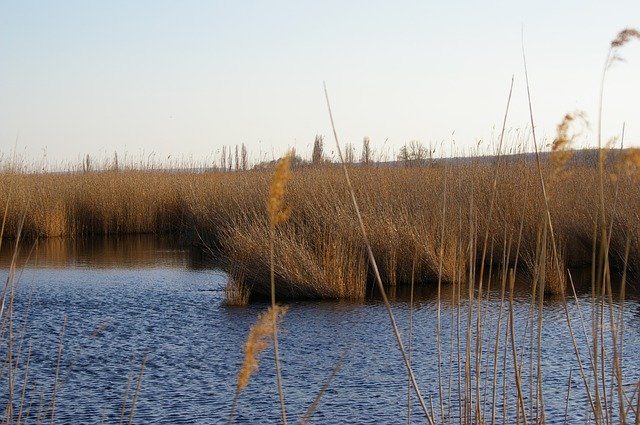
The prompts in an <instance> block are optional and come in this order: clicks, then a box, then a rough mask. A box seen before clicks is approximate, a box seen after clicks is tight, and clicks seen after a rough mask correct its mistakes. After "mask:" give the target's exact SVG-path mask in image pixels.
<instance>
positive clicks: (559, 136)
mask: <svg viewBox="0 0 640 425" xmlns="http://www.w3.org/2000/svg"><path fill="white" fill-rule="evenodd" d="M588 124H589V123H588V121H587V119H586V116H585V114H584V112H582V111H577V112H569V113H567V114H566V115H565V116H564V117H563V119H562V121H561V122H560V124H558V127H557V133H556V138H555V139H554V140H553V144H552V145H551V159H552V161H553V163H554V165H555V166H556V167H564V166H565V165H566V163H567V162H568V161H569V160H570V159H571V156H572V152H571V151H570V149H571V148H572V145H573V142H574V141H575V139H576V137H578V136H579V135H580V134H581V132H582V127H587V126H588Z"/></svg>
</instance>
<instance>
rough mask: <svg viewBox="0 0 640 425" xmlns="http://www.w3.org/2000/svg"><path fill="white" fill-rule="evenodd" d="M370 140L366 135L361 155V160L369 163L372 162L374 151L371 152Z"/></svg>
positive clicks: (366, 163)
mask: <svg viewBox="0 0 640 425" xmlns="http://www.w3.org/2000/svg"><path fill="white" fill-rule="evenodd" d="M370 143H371V142H370V140H369V138H368V137H365V138H364V139H363V140H362V156H361V157H360V162H361V163H363V164H365V165H369V164H370V163H371V156H372V155H373V153H372V152H371V146H370Z"/></svg>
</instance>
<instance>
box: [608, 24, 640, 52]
mask: <svg viewBox="0 0 640 425" xmlns="http://www.w3.org/2000/svg"><path fill="white" fill-rule="evenodd" d="M634 39H637V40H640V31H638V30H637V29H635V28H625V29H623V30H622V31H620V32H619V33H618V35H617V37H616V38H614V39H613V40H612V41H611V49H619V48H621V47H622V46H624V45H625V44H627V43H628V42H630V41H631V40H634Z"/></svg>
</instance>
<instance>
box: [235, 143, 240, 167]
mask: <svg viewBox="0 0 640 425" xmlns="http://www.w3.org/2000/svg"><path fill="white" fill-rule="evenodd" d="M239 169H240V149H239V147H238V145H236V171H238V170H239Z"/></svg>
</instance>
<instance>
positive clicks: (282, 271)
mask: <svg viewBox="0 0 640 425" xmlns="http://www.w3.org/2000/svg"><path fill="white" fill-rule="evenodd" d="M567 137H570V136H567ZM637 158H638V154H637V152H636V151H635V150H633V149H630V150H624V151H617V150H611V151H610V152H609V153H608V157H607V160H606V163H607V164H606V172H607V176H609V177H610V178H607V179H605V182H604V197H605V199H604V201H605V202H604V204H605V205H606V207H607V211H606V217H607V219H608V220H609V226H610V228H611V236H610V238H611V241H610V257H611V258H610V260H611V263H612V265H613V266H614V268H618V269H622V268H623V266H624V263H625V260H624V256H625V254H624V253H625V247H626V244H627V242H629V243H630V245H631V251H630V255H629V261H628V265H629V268H630V271H632V272H637V271H638V270H639V269H640V223H639V220H638V216H637V214H638V212H637V211H638V206H640V188H639V187H638V184H637V183H638V180H637V178H638V172H637V170H638V169H639V168H640V166H639V161H638V159H637ZM597 160H598V153H597V152H595V151H584V152H578V153H576V154H573V158H572V159H570V160H567V161H566V162H565V163H563V168H564V172H562V173H557V172H556V170H557V167H556V165H555V164H554V163H553V161H549V162H546V164H547V165H545V166H544V167H543V168H544V169H543V173H544V174H545V179H547V180H549V181H551V182H552V183H553V184H550V185H549V187H548V196H549V208H550V212H551V216H552V220H553V223H554V228H555V236H556V244H557V246H558V248H559V249H558V251H559V252H561V253H562V255H559V256H561V257H562V258H561V262H562V264H561V266H562V270H566V268H567V267H586V266H589V265H590V264H591V263H592V258H593V252H592V251H593V249H594V242H593V228H594V225H595V223H596V220H597V217H598V208H597V206H598V204H599V201H598V197H599V194H598V189H597V188H598V184H599V181H598V171H597V167H596V162H597ZM500 161H501V163H500V166H499V168H498V170H497V185H496V189H495V190H496V192H495V201H494V203H495V206H494V211H493V212H492V217H491V219H489V205H490V202H491V197H492V190H493V189H492V187H493V186H492V185H493V176H494V170H495V169H494V167H495V166H494V164H493V163H492V162H490V161H487V160H486V159H482V158H476V159H472V160H464V161H460V162H458V163H445V162H441V163H438V162H437V161H436V162H434V163H433V165H428V166H423V167H401V166H395V167H389V166H385V167H382V166H367V167H365V166H352V167H351V169H350V174H351V178H352V182H353V186H354V189H355V193H356V196H357V199H358V202H359V203H360V205H361V210H362V215H363V221H364V225H365V227H366V230H367V233H368V235H369V238H370V242H371V246H372V249H373V251H374V254H375V256H376V259H377V260H378V263H379V267H380V272H381V274H382V277H383V279H384V281H385V285H387V286H388V290H389V291H390V294H391V295H393V293H394V291H395V290H397V289H398V288H401V287H404V286H407V285H408V284H409V282H410V280H411V275H412V270H413V259H414V257H415V258H416V264H415V280H416V282H418V283H423V284H428V283H429V282H435V281H436V280H437V278H438V276H439V274H440V275H441V276H442V280H443V281H444V282H452V281H453V280H455V279H456V276H458V275H459V274H460V273H464V271H466V270H469V268H473V267H475V266H477V265H478V263H479V261H480V259H481V258H482V252H481V250H482V244H481V243H478V241H481V240H483V238H484V235H485V232H487V231H488V234H489V236H490V239H489V241H490V246H492V247H493V248H492V250H491V251H490V252H489V253H488V254H487V258H486V260H485V261H486V263H488V264H500V263H502V262H503V260H502V258H503V257H504V256H505V255H507V253H506V252H503V251H504V249H503V248H502V247H503V246H504V241H505V240H512V239H515V238H517V237H518V234H519V232H520V228H521V227H522V236H521V240H522V242H521V247H520V250H519V251H518V254H517V257H519V259H520V260H521V265H524V266H525V269H526V268H528V269H530V270H529V271H530V274H531V275H533V271H532V270H533V266H532V265H533V264H534V263H535V261H536V258H537V257H538V256H539V254H540V252H541V251H540V249H539V246H540V244H541V243H542V242H541V238H542V233H541V229H543V228H544V214H545V207H544V200H543V198H542V193H541V190H540V185H539V180H538V177H537V174H536V169H535V166H534V162H533V160H532V158H531V157H529V156H526V155H520V156H513V157H503V158H502V159H501V160H500ZM286 169H288V168H286ZM283 170H285V168H281V169H280V171H278V173H280V174H281V177H282V178H281V179H279V181H281V182H282V183H283V184H284V182H285V181H286V179H287V177H288V176H287V175H286V172H285V171H283ZM291 173H292V178H291V180H290V181H289V183H288V187H287V190H286V192H284V190H283V188H282V187H281V188H279V189H278V187H279V185H274V186H273V187H272V186H271V184H270V183H271V177H272V172H271V171H269V170H259V171H239V172H210V173H186V172H176V173H172V172H160V171H154V172H145V171H120V172H116V171H109V172H95V173H94V172H90V173H68V174H25V173H8V172H5V173H3V174H0V187H1V188H2V190H1V191H0V203H2V204H3V205H6V203H7V200H8V199H10V202H9V211H8V216H7V223H6V226H5V235H9V236H12V235H15V234H16V232H17V229H18V226H19V223H20V221H21V219H22V217H23V216H24V219H25V221H24V229H23V235H28V236H31V237H47V236H63V235H66V236H80V235H92V234H122V233H173V234H175V235H178V236H180V237H182V238H183V239H184V240H185V242H187V243H203V242H204V243H205V244H206V245H208V246H209V247H211V248H213V249H215V250H217V251H219V253H220V254H221V261H222V265H223V267H224V268H225V269H226V270H227V271H228V272H229V274H230V276H231V278H232V280H231V282H232V285H231V286H230V288H228V289H229V291H228V292H229V294H230V295H233V293H235V294H236V295H239V296H238V300H237V301H236V303H245V302H247V301H248V299H249V298H250V297H264V298H268V297H269V296H270V285H269V280H270V232H271V223H273V222H274V221H273V220H275V222H277V223H278V226H277V227H276V228H274V229H273V231H274V232H275V238H274V252H275V256H274V258H275V263H274V272H275V279H276V282H277V286H276V287H277V289H276V291H277V296H278V297H279V298H281V299H282V298H344V299H354V300H360V299H364V298H365V297H366V296H367V295H368V294H370V293H371V291H372V288H373V285H372V282H373V280H372V276H371V270H370V267H369V264H368V260H367V256H366V252H365V246H364V242H363V238H362V236H361V235H360V232H359V231H358V224H357V223H356V219H355V217H354V212H353V206H352V204H351V201H350V198H349V194H348V192H347V189H346V188H345V186H344V183H343V177H342V174H341V171H340V170H339V168H338V167H335V166H332V165H324V166H321V167H303V168H295V169H293V171H291ZM552 177H553V178H552ZM276 192H277V193H276ZM9 197H10V198H9ZM264 199H270V200H271V201H270V202H269V203H268V205H265V202H264ZM283 205H288V206H290V207H291V210H290V211H287V210H286V208H284V207H283ZM443 212H445V214H444V216H443ZM287 213H288V214H287ZM287 215H288V220H286V221H284V220H283V219H284V218H285V217H287ZM441 229H444V231H442V230H441ZM548 238H549V237H547V239H548ZM548 242H549V240H547V243H548ZM595 246H599V245H598V244H597V241H596V245H595ZM544 252H546V254H547V255H551V254H550V252H551V250H544ZM517 259H518V258H516V253H515V250H512V251H511V252H510V253H508V256H507V258H506V261H507V262H506V264H503V265H509V264H513V263H514V262H515V261H516V260H517ZM555 278H557V279H558V280H559V282H564V279H563V278H562V277H561V276H557V272H556V273H555V274H552V273H548V280H549V281H550V282H551V280H552V279H555ZM564 285H565V283H559V284H558V285H555V286H554V285H550V284H548V285H546V286H545V288H546V291H547V292H549V293H554V292H562V291H563V290H564ZM234 291H235V292H234Z"/></svg>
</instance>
